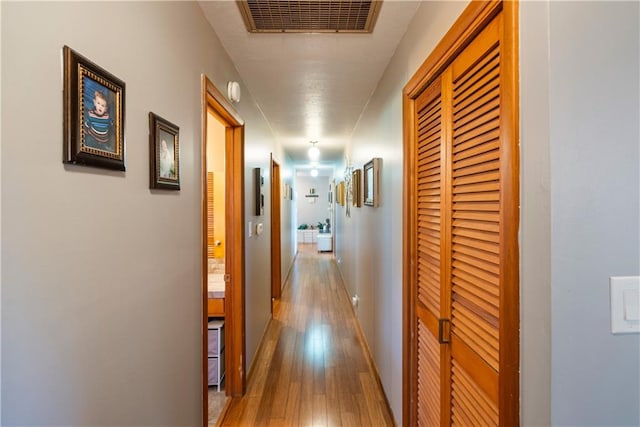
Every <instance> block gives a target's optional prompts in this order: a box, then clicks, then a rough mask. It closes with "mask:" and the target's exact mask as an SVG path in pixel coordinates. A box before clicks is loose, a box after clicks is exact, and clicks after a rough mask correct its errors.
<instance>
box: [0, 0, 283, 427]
mask: <svg viewBox="0 0 640 427" xmlns="http://www.w3.org/2000/svg"><path fill="white" fill-rule="evenodd" d="M98 24H99V25H98ZM176 28H178V29H179V31H177V30H175V29H176ZM98 29H99V30H98ZM65 44H67V45H69V46H71V47H72V48H74V49H75V50H77V51H78V52H80V53H81V54H83V55H85V56H87V57H88V58H89V59H91V60H93V61H94V62H96V63H97V64H98V65H100V66H102V67H104V68H106V69H107V70H109V71H110V72H112V73H113V74H115V75H116V76H118V77H119V78H121V79H122V80H124V81H125V82H126V85H127V86H126V110H125V111H126V117H125V126H126V133H125V138H126V144H127V151H126V155H127V171H126V172H125V173H120V172H113V171H105V170H100V169H95V168H86V167H74V166H64V165H63V164H62V161H61V160H62V141H61V139H62V64H61V48H62V46H63V45H65ZM201 73H206V74H207V75H208V76H209V77H210V78H211V79H212V81H213V82H214V83H215V84H216V86H218V87H219V88H224V87H226V82H227V81H228V80H237V81H240V78H239V76H238V73H237V71H236V69H235V67H234V66H233V64H232V63H231V61H230V59H229V57H228V55H227V54H226V52H225V51H224V49H223V48H222V46H221V44H220V42H219V41H218V39H217V37H216V36H215V34H214V32H213V31H212V30H211V28H210V26H209V24H208V23H207V22H206V20H205V19H204V17H203V14H202V12H201V10H200V8H199V6H198V5H197V4H195V3H191V2H189V3H187V2H154V3H151V2H139V3H133V2H128V3H119V2H116V3H98V2H80V3H77V2H72V3H29V2H15V3H4V2H3V4H2V89H3V90H2V124H3V126H2V139H3V141H4V144H3V147H2V209H3V212H2V230H3V233H2V247H3V248H4V249H5V250H4V251H3V252H2V267H3V268H2V272H1V273H2V286H3V288H2V297H3V299H2V373H3V376H2V405H1V406H2V422H3V424H6V425H14V424H25V425H90V424H100V425H198V424H199V423H200V418H201V381H202V378H201V354H202V353H201V330H200V329H201V284H200V283H201V282H200V275H201V265H200V264H201V262H200V259H201V253H200V251H201V243H200V242H201V225H200V224H201V218H200V215H201V205H200V203H201V201H200V200H201V173H202V171H201V154H200V144H201V132H200V128H201V83H200V81H201V78H200V76H201ZM237 109H238V111H239V113H240V115H241V116H242V117H243V119H244V120H245V122H246V152H247V153H249V155H247V156H246V157H247V158H246V160H247V166H246V171H247V173H246V174H247V175H250V168H251V167H252V166H253V165H254V164H259V165H261V167H267V165H268V162H269V152H270V151H275V152H278V151H279V150H280V149H279V148H278V147H277V146H276V144H275V142H274V139H273V137H272V135H271V132H270V130H269V128H268V126H267V124H266V123H265V121H264V118H263V117H262V115H261V113H260V111H259V110H258V108H257V107H256V106H255V103H254V101H253V100H252V98H251V95H250V94H249V93H248V92H247V90H246V88H244V87H243V99H242V101H241V103H240V104H238V105H237ZM149 111H153V112H155V113H157V114H159V115H161V116H162V117H165V118H167V119H169V120H170V121H172V122H174V123H176V124H177V125H178V126H179V127H180V140H181V162H182V168H181V172H182V176H181V190H180V191H179V192H168V191H158V190H154V191H150V190H149V189H148V186H149V178H148V168H149V161H148V113H149ZM250 182H251V181H250V180H247V186H248V187H249V188H250ZM266 188H267V197H268V188H269V187H268V181H267V185H266ZM248 193H249V192H247V197H249V194H248ZM267 200H268V199H267ZM248 206H249V204H247V207H248ZM247 216H249V215H247ZM263 218H265V225H266V233H265V234H263V236H261V237H260V238H259V239H247V248H246V254H247V259H246V261H247V283H246V285H247V291H246V297H247V301H246V303H247V310H246V316H247V318H246V324H247V337H246V340H247V363H248V365H247V366H250V363H251V360H252V358H253V355H254V352H255V349H256V348H257V345H258V342H259V339H260V337H261V336H262V331H263V330H264V328H265V326H266V323H267V321H268V319H269V316H270V315H269V313H270V296H269V281H268V275H266V274H264V271H265V269H266V271H269V270H268V269H269V263H270V256H269V253H270V251H269V249H268V247H269V246H268V242H269V240H268V236H269V227H268V225H269V222H268V217H267V216H265V217H263ZM265 242H266V244H265ZM7 248H10V250H7ZM168 260H170V261H171V262H167V261H168ZM265 293H266V295H267V297H266V298H265Z"/></svg>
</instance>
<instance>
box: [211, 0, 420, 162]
mask: <svg viewBox="0 0 640 427" xmlns="http://www.w3.org/2000/svg"><path fill="white" fill-rule="evenodd" d="M199 4H200V7H201V8H202V10H203V12H204V15H205V17H206V18H207V20H208V21H209V23H210V24H211V26H212V28H213V30H214V31H215V33H216V34H217V35H218V37H219V38H220V41H221V42H222V44H223V46H224V48H225V49H226V51H227V52H228V54H229V56H230V57H231V59H232V60H233V62H234V64H235V66H236V67H237V69H238V72H239V73H240V76H241V77H242V79H243V81H244V83H245V85H246V87H247V89H248V91H249V92H250V93H251V95H252V96H253V98H254V99H255V100H256V102H257V103H258V105H259V106H260V108H261V109H262V111H263V112H264V115H265V117H266V119H267V120H268V121H269V123H270V125H271V128H272V129H273V131H274V133H275V137H276V138H277V139H278V140H279V141H280V143H282V145H283V147H284V149H285V150H286V152H287V153H288V154H289V155H290V156H291V158H292V160H293V161H294V162H296V163H304V162H308V158H307V150H308V148H309V141H311V140H317V141H319V143H318V148H319V149H320V151H321V153H322V154H321V159H320V161H321V162H336V161H340V160H342V158H343V153H344V147H345V145H346V143H347V142H348V141H349V139H350V137H351V134H352V132H353V130H354V128H355V126H356V123H357V122H358V119H359V118H360V115H361V114H362V111H363V109H364V107H365V105H366V104H367V102H368V100H369V98H370V96H371V94H372V93H373V92H374V90H375V88H376V86H377V84H378V82H379V80H380V78H381V77H382V74H383V73H384V70H385V69H386V67H387V64H388V63H389V61H390V59H391V57H392V56H393V54H394V52H395V50H396V47H397V45H398V43H399V42H400V40H401V39H402V36H403V35H404V33H405V31H406V29H407V26H408V25H409V23H410V22H411V19H412V18H413V16H414V14H415V12H416V11H417V9H418V6H419V5H420V2H419V1H393V0H387V1H385V2H383V3H382V5H381V7H380V8H379V15H378V18H377V21H376V25H375V29H374V31H373V32H372V33H357V34H354V33H314V34H310V33H249V32H248V31H247V29H246V26H245V22H244V21H243V17H242V15H241V13H240V8H239V7H238V4H237V3H236V2H235V1H199ZM248 125H249V126H250V124H248Z"/></svg>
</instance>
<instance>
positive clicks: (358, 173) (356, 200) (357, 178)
mask: <svg viewBox="0 0 640 427" xmlns="http://www.w3.org/2000/svg"><path fill="white" fill-rule="evenodd" d="M351 185H352V186H353V190H352V191H353V206H355V207H356V208H359V207H362V170H361V169H356V170H354V171H353V173H352V175H351Z"/></svg>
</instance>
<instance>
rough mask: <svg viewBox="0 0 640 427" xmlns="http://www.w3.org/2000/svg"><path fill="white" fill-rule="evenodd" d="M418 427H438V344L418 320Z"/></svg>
mask: <svg viewBox="0 0 640 427" xmlns="http://www.w3.org/2000/svg"><path fill="white" fill-rule="evenodd" d="M418 399H419V403H418V408H419V410H418V413H419V416H418V425H421V426H437V425H440V344H439V343H438V340H437V339H436V338H435V337H434V336H433V334H432V333H431V332H430V331H429V330H428V329H427V327H426V326H425V325H424V324H423V323H422V321H421V320H420V319H418Z"/></svg>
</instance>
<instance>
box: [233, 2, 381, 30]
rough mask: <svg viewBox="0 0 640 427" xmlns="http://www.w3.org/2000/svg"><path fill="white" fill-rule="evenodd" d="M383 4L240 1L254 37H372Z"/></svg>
mask: <svg viewBox="0 0 640 427" xmlns="http://www.w3.org/2000/svg"><path fill="white" fill-rule="evenodd" d="M381 5H382V1H375V0H374V1H372V0H362V1H348V0H310V1H283V0H280V1H277V0H241V1H238V6H239V8H240V12H241V13H242V17H243V18H244V22H245V24H246V25H247V30H248V31H249V32H251V33H287V32H289V33H370V32H372V31H373V26H374V25H375V22H376V18H377V17H378V12H379V11H380V7H381Z"/></svg>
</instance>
